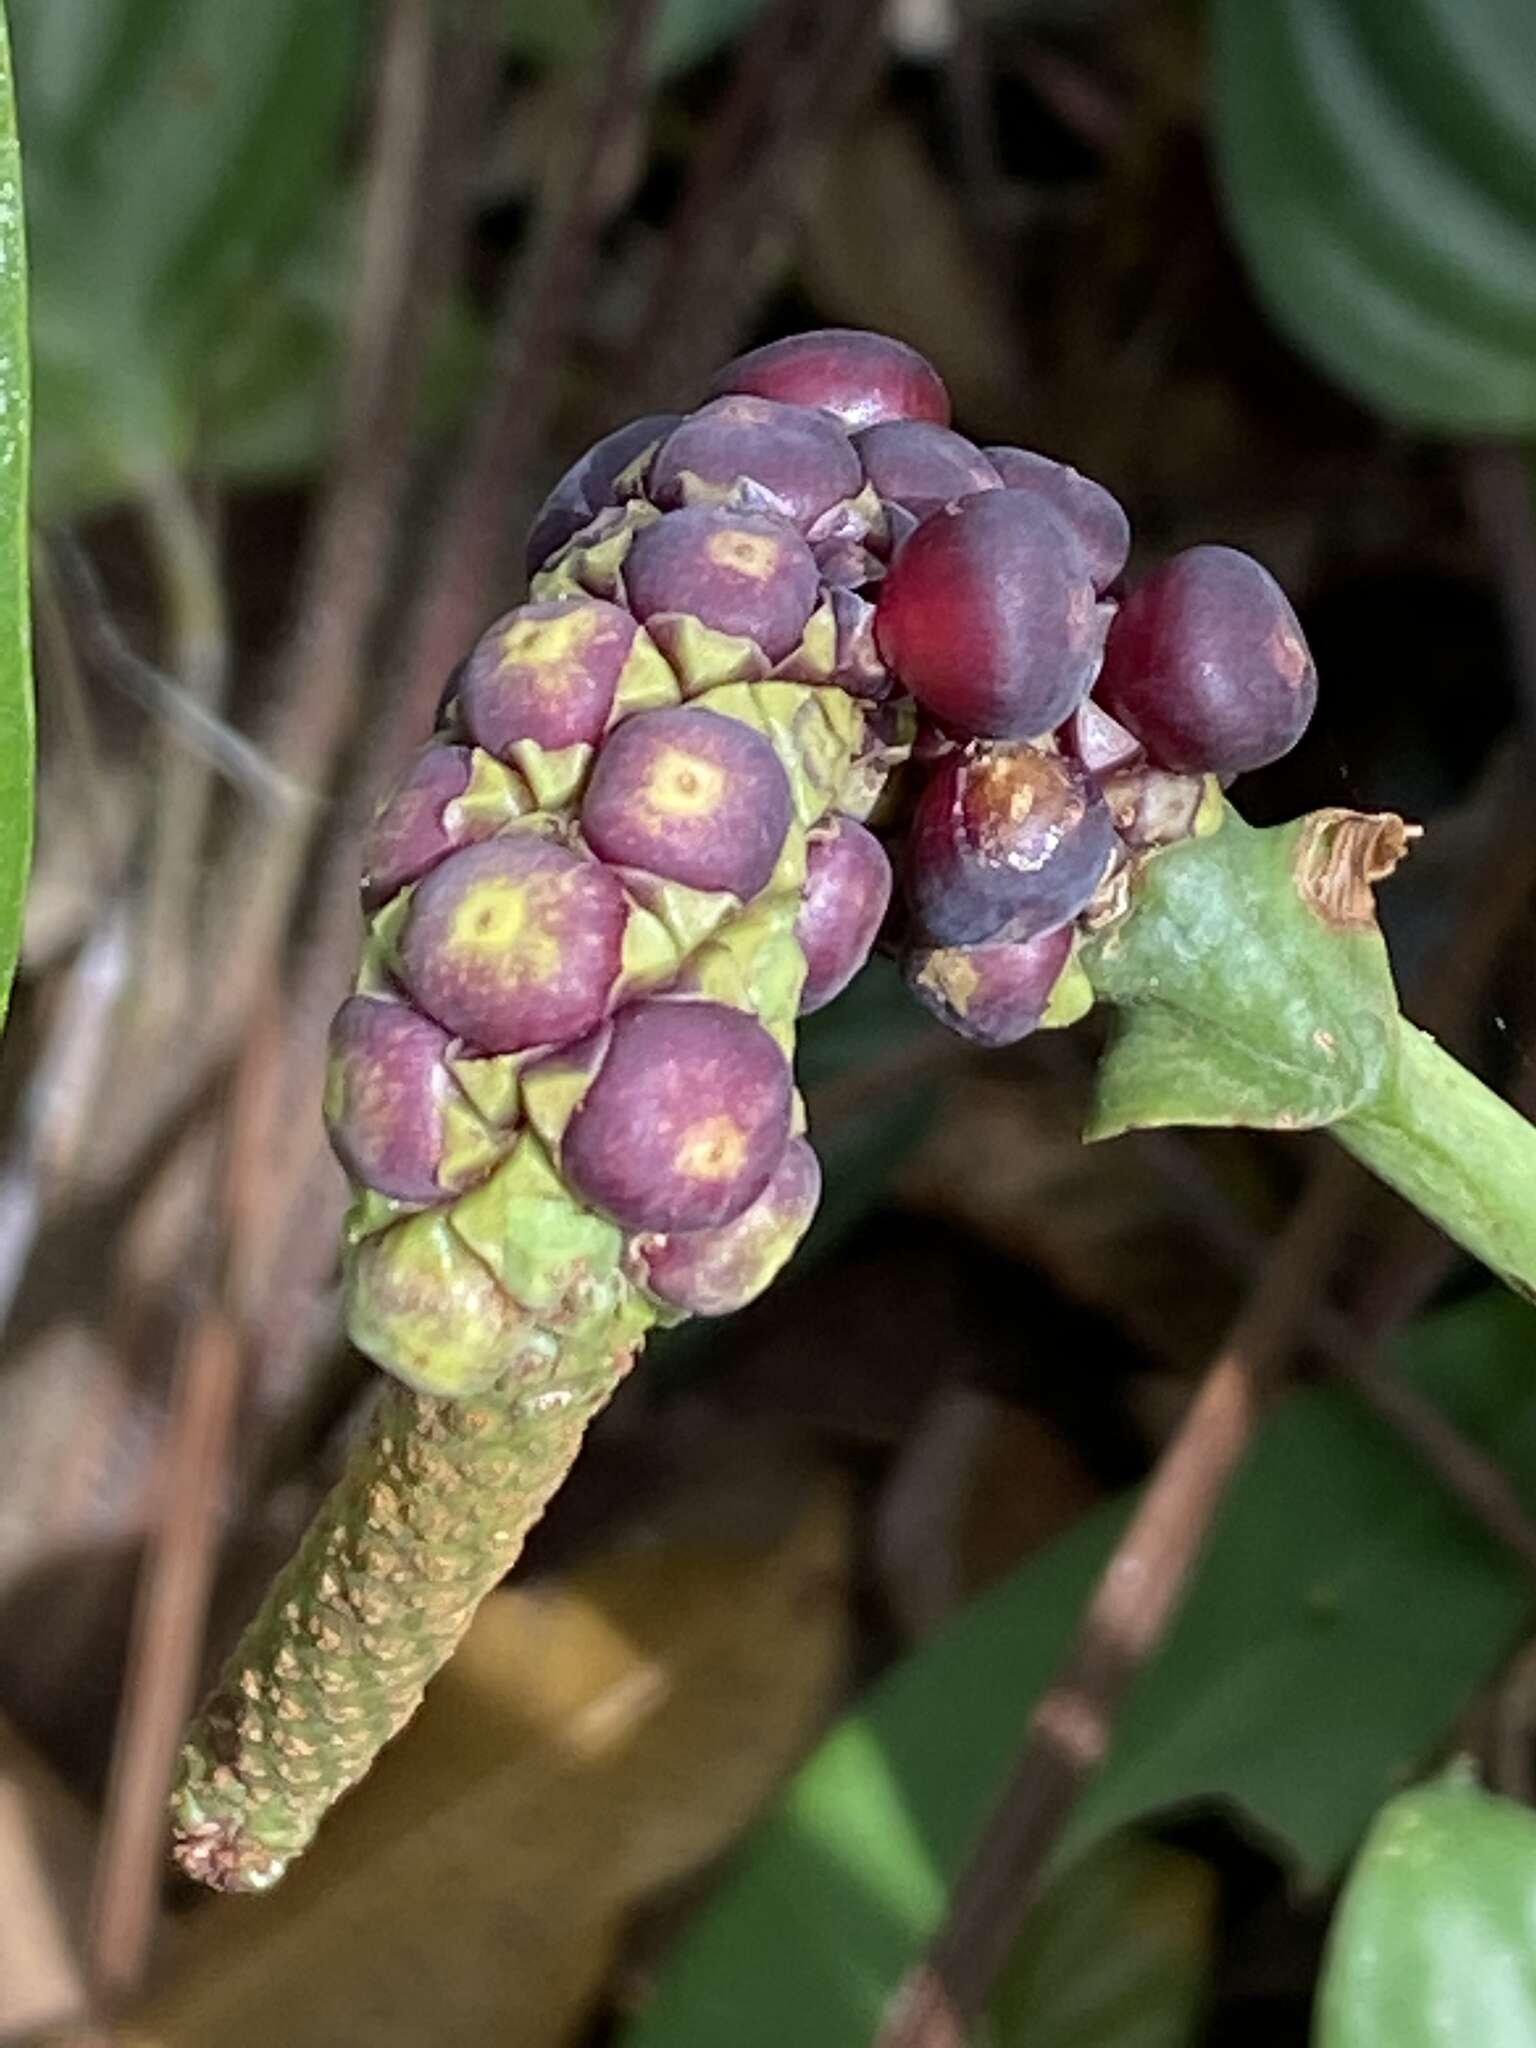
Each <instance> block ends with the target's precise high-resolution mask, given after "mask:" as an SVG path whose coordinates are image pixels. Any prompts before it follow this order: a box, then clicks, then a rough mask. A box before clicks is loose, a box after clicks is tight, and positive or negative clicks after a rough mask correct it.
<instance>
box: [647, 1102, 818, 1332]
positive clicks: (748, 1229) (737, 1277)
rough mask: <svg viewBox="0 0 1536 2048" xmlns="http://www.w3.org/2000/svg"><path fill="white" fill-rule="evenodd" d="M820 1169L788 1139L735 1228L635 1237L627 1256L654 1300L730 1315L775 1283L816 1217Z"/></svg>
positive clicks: (799, 1142) (802, 1146) (802, 1144)
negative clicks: (776, 1161)
mask: <svg viewBox="0 0 1536 2048" xmlns="http://www.w3.org/2000/svg"><path fill="white" fill-rule="evenodd" d="M820 1200H821V1166H820V1163H819V1162H818V1160H817V1158H816V1154H815V1153H814V1152H813V1151H812V1150H811V1147H810V1146H809V1145H808V1144H807V1143H806V1141H805V1139H804V1138H791V1139H790V1141H789V1143H788V1144H787V1145H786V1146H785V1148H784V1156H783V1158H782V1159H781V1160H780V1161H779V1163H778V1166H777V1167H776V1169H775V1170H774V1175H773V1178H772V1180H770V1181H769V1183H768V1185H767V1187H765V1188H764V1189H763V1192H762V1193H761V1194H760V1195H759V1196H758V1198H757V1200H756V1201H755V1202H754V1203H753V1204H752V1205H751V1207H750V1208H748V1209H744V1210H743V1211H742V1212H741V1214H740V1215H739V1216H738V1217H737V1218H736V1220H735V1222H734V1223H725V1224H722V1225H721V1226H720V1227H719V1228H718V1229H716V1230H693V1231H686V1232H682V1233H676V1234H674V1235H672V1236H668V1237H647V1236H641V1237H637V1238H636V1239H635V1240H634V1241H633V1244H632V1246H631V1257H632V1259H633V1261H634V1263H635V1266H636V1267H637V1268H638V1270H639V1274H640V1277H641V1279H642V1281H643V1282H644V1284H645V1286H646V1287H647V1288H649V1290H650V1292H651V1293H652V1294H654V1295H655V1296H656V1298H657V1300H658V1301H664V1302H665V1303H666V1304H667V1306H668V1307H669V1308H676V1309H682V1310H683V1311H684V1312H685V1313H686V1314H688V1315H695V1316H728V1315H733V1314H734V1313H735V1311H736V1310H737V1309H739V1308H745V1307H746V1305H747V1303H748V1302H749V1301H755V1300H756V1299H757V1297H758V1296H759V1295H760V1294H761V1293H762V1292H763V1291H764V1289H765V1288H767V1287H769V1286H770V1285H771V1284H772V1283H773V1281H774V1280H775V1279H776V1278H777V1277H778V1274H779V1272H780V1271H781V1270H782V1268H783V1267H784V1265H785V1264H786V1262H787V1261H788V1260H789V1258H790V1256H791V1254H792V1253H793V1252H794V1250H795V1248H796V1246H797V1245H798V1244H799V1243H800V1240H801V1239H802V1238H803V1237H804V1235H805V1233H806V1231H807V1230H808V1229H809V1228H810V1225H811V1219H812V1217H813V1216H814V1215H815V1214H816V1207H817V1204H818V1203H819V1202H820Z"/></svg>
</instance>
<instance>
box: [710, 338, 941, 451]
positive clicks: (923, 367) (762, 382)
mask: <svg viewBox="0 0 1536 2048" xmlns="http://www.w3.org/2000/svg"><path fill="white" fill-rule="evenodd" d="M710 389H711V391H712V392H727V391H751V392H755V393H756V394H757V395H758V397H760V398H781V399H784V400H785V401H787V403H789V404H790V405H815V406H819V407H820V408H821V410H822V411H823V412H830V413H833V414H834V415H835V416H836V417H837V418H838V419H840V420H841V421H842V423H843V425H844V426H845V427H847V428H848V429H849V431H850V432H852V431H853V430H854V429H855V428H858V427H869V426H873V425H874V423H875V421H876V420H936V421H937V422H938V424H939V425H940V426H947V425H948V424H949V393H948V392H947V391H946V390H945V389H944V384H943V380H942V379H941V378H940V376H939V373H938V371H937V370H935V369H934V367H933V365H932V364H931V363H930V362H928V360H927V359H926V358H925V357H923V356H920V355H919V354H918V352H917V350H916V349H915V348H909V347H908V346H907V344H906V343H905V342H904V341H893V340H892V338H891V337H890V336H889V335H888V334H871V333H869V332H867V331H866V330H865V329H863V328H858V327H820V328H816V329H814V330H812V332H810V333H808V334H791V335H788V336H786V337H785V339H784V340H782V341H770V342H765V343H764V345H763V346H762V347H761V348H754V349H749V350H748V351H747V353H746V354H745V355H742V356H737V357H736V359H735V361H734V362H730V363H727V364H726V366H725V368H724V369H723V370H722V371H721V372H720V374H719V375H718V376H717V377H716V378H715V380H714V383H713V384H712V385H711V386H710Z"/></svg>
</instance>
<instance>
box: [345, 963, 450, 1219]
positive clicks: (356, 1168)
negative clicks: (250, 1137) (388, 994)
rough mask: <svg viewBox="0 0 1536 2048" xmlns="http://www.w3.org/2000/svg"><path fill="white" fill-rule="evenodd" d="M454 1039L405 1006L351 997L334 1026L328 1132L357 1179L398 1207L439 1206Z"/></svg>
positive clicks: (442, 1187)
mask: <svg viewBox="0 0 1536 2048" xmlns="http://www.w3.org/2000/svg"><path fill="white" fill-rule="evenodd" d="M452 1045H453V1040H452V1038H450V1036H449V1035H448V1033H447V1032H446V1031H443V1030H440V1029H439V1028H438V1026H437V1025H436V1024H433V1023H431V1022H430V1021H429V1020H428V1019H427V1018H426V1017H423V1016H421V1015H419V1014H418V1013H417V1012H416V1011H415V1010H412V1009H408V1008H407V1007H406V1005H405V1004H404V1003H396V1002H385V1001H381V1000H379V999H377V998H375V997H372V996H349V997H348V998H347V1000H346V1001H345V1002H344V1003H343V1004H342V1006H341V1008H340V1009H339V1010H338V1011H337V1012H336V1016H335V1018H334V1020H333V1021H332V1024H331V1047H330V1065H329V1068H328V1069H327V1073H326V1083H325V1126H326V1130H327V1132H328V1133H329V1135H330V1140H331V1145H332V1148H333V1149H334V1151H335V1153H336V1157H337V1158H338V1159H339V1160H340V1161H341V1163H342V1165H343V1166H344V1167H345V1168H346V1170H347V1172H348V1173H349V1174H351V1175H352V1177H353V1179H354V1180H359V1181H361V1182H362V1183H363V1184H364V1185H365V1186H366V1187H370V1188H376V1189H377V1190H378V1192H379V1193H380V1194H381V1195H390V1196H392V1197H393V1198H394V1199H395V1200H396V1201H398V1202H435V1201H439V1200H440V1199H441V1198H442V1196H443V1195H444V1193H445V1192H447V1191H448V1190H447V1186H446V1183H445V1182H444V1180H443V1178H442V1173H443V1163H444V1161H443V1154H444V1146H445V1134H444V1129H443V1110H444V1105H445V1102H446V1100H447V1098H448V1095H449V1094H450V1092H451V1090H452V1088H453V1081H452V1077H451V1076H450V1075H449V1072H448V1069H447V1065H446V1061H447V1057H448V1053H449V1050H450V1048H451V1047H452Z"/></svg>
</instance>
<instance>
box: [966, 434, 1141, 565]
mask: <svg viewBox="0 0 1536 2048" xmlns="http://www.w3.org/2000/svg"><path fill="white" fill-rule="evenodd" d="M986 454H987V459H988V460H989V461H990V462H991V464H992V466H993V468H994V469H995V470H996V471H997V473H998V475H999V476H1000V477H1001V478H1002V480H1003V482H1004V483H1005V484H1006V485H1007V486H1008V488H1009V490H1011V491H1035V492H1038V494H1039V495H1040V496H1041V497H1042V498H1044V500H1045V501H1046V503H1047V504H1048V505H1049V506H1051V508H1052V509H1053V510H1054V511H1056V512H1059V513H1060V515H1061V517H1062V518H1063V519H1065V520H1066V522H1067V524H1068V525H1069V526H1070V527H1071V528H1072V530H1073V532H1074V533H1076V535H1077V537H1078V539H1079V540H1080V541H1081V542H1082V544H1083V546H1084V547H1085V548H1086V549H1087V551H1088V562H1089V567H1090V569H1091V571H1092V575H1093V587H1094V589H1095V590H1098V591H1105V590H1108V588H1109V586H1110V585H1111V584H1112V583H1113V582H1114V581H1115V579H1116V577H1117V576H1120V575H1121V574H1123V572H1124V569H1125V564H1126V559H1127V557H1128V556H1129V554H1130V552H1131V522H1130V520H1129V519H1127V518H1126V516H1125V510H1124V508H1123V506H1122V505H1121V504H1120V501H1119V499H1118V498H1114V497H1112V496H1111V495H1110V493H1109V492H1108V491H1106V490H1105V488H1104V486H1103V485H1102V484H1096V483H1095V482H1094V481H1093V478H1092V477H1089V476H1083V475H1081V474H1080V473H1079V472H1078V471H1077V470H1075V469H1073V468H1071V467H1070V466H1069V465H1068V464H1067V463H1065V462H1053V461H1052V460H1051V458H1050V456H1048V455H1036V454H1035V453H1034V451H1033V450H1032V449H1029V448H989V449H987V451H986Z"/></svg>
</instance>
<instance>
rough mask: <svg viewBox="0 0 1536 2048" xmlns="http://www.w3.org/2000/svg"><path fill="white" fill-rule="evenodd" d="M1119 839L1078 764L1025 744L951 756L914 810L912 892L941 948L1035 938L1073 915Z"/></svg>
mask: <svg viewBox="0 0 1536 2048" xmlns="http://www.w3.org/2000/svg"><path fill="white" fill-rule="evenodd" d="M1114 837H1115V835H1114V826H1113V824H1112V822H1111V819H1110V814H1109V808H1108V806H1107V805H1106V804H1105V802H1104V799H1103V797H1102V796H1100V794H1099V792H1098V790H1097V789H1095V787H1094V785H1093V783H1092V782H1091V781H1090V780H1089V778H1088V777H1087V776H1086V775H1085V774H1084V773H1083V771H1082V769H1081V768H1079V767H1078V766H1077V764H1076V762H1074V761H1068V760H1065V759H1064V758H1063V757H1062V756H1061V755H1060V754H1047V753H1043V752H1042V751H1041V750H1040V749H1039V748H1037V747H1023V746H1013V747H989V748H986V749H984V750H982V751H980V752H976V751H968V752H965V753H957V754H952V755H950V756H949V757H948V758H947V759H945V760H942V761H940V762H939V763H938V765H937V766H936V767H935V768H934V770H933V773H932V774H931V776H930V777H929V779H928V783H927V786H926V787H925V789H924V790H923V793H922V795H921V796H920V797H919V798H918V801H917V807H916V810H915V811H914V812H913V816H912V823H911V827H910V832H909V836H908V843H907V894H908V897H909V898H910V901H911V904H912V908H913V911H914V912H915V914H916V917H917V919H918V922H919V924H920V925H921V927H922V930H923V932H924V933H925V934H926V936H927V937H928V938H930V939H932V940H933V941H935V942H936V943H937V944H939V945H946V946H954V945H973V944H975V943H976V942H977V941H978V940H982V939H990V938H994V937H997V936H999V935H1003V936H1006V937H1008V938H1013V939H1028V938H1033V937H1035V936H1036V935H1037V934H1038V933H1040V932H1046V931H1051V930H1053V929H1054V928H1055V926H1057V925H1060V924H1065V923H1066V922H1067V921H1068V919H1069V918H1073V917H1076V915H1077V913H1078V912H1079V911H1080V910H1081V909H1082V908H1083V906H1084V905H1085V904H1086V903H1087V901H1088V899H1089V898H1090V897H1091V896H1092V894H1093V892H1094V890H1095V889H1096V888H1097V887H1098V884H1099V880H1100V878H1101V876H1102V875H1103V873H1104V869H1105V867H1106V865H1107V864H1108V861H1109V858H1110V854H1111V853H1112V851H1113V849H1114Z"/></svg>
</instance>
